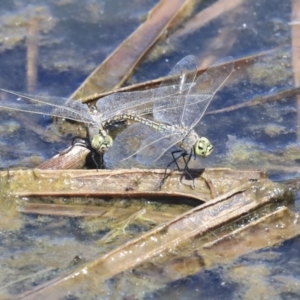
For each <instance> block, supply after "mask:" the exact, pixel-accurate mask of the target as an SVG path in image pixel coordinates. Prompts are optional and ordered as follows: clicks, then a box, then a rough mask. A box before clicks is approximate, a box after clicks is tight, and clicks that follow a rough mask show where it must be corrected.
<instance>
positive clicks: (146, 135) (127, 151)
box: [104, 123, 182, 168]
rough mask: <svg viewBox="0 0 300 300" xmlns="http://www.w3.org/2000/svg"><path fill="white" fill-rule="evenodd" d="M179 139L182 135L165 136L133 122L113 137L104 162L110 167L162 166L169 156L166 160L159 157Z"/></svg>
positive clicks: (171, 134)
mask: <svg viewBox="0 0 300 300" xmlns="http://www.w3.org/2000/svg"><path fill="white" fill-rule="evenodd" d="M180 139H182V135H180V136H176V137H174V136H173V133H170V136H169V137H166V136H163V135H162V134H161V133H160V132H158V131H156V130H154V129H153V128H152V127H149V126H147V125H144V124H142V123H134V124H132V125H131V126H129V127H128V128H127V129H125V130H124V131H122V132H121V133H120V134H119V135H118V136H117V137H116V138H115V140H114V143H113V146H112V147H111V148H110V149H109V150H108V151H107V152H106V153H105V156H104V158H105V162H106V164H107V166H108V167H110V168H116V167H119V168H120V167H122V168H126V167H133V166H136V167H137V166H141V165H142V166H152V167H153V166H158V165H160V166H164V165H165V164H166V163H168V162H169V161H170V158H168V160H167V161H163V160H160V158H161V157H162V156H163V154H164V153H165V152H166V151H167V150H168V149H169V148H170V147H172V146H173V145H174V144H176V143H177V142H178V141H179V140H180ZM158 160H160V161H159V162H157V161H158Z"/></svg>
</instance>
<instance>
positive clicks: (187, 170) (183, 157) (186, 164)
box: [180, 150, 195, 187]
mask: <svg viewBox="0 0 300 300" xmlns="http://www.w3.org/2000/svg"><path fill="white" fill-rule="evenodd" d="M192 155H193V151H192V150H191V151H190V153H189V154H188V153H187V152H184V153H183V154H182V159H183V160H184V169H183V173H182V175H181V177H180V181H181V180H182V177H183V175H184V174H186V175H188V177H189V178H190V179H191V180H193V187H195V180H194V178H193V176H192V175H191V173H190V172H189V162H190V160H191V158H192ZM186 156H188V158H187V159H186Z"/></svg>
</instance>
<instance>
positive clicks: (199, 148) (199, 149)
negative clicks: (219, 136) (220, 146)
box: [195, 137, 214, 157]
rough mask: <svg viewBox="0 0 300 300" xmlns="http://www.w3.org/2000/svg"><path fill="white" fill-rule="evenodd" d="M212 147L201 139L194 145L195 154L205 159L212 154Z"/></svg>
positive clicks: (205, 140) (203, 138) (206, 140)
mask: <svg viewBox="0 0 300 300" xmlns="http://www.w3.org/2000/svg"><path fill="white" fill-rule="evenodd" d="M213 149H214V146H213V145H212V144H211V143H210V141H209V140H208V139H207V138H206V137H201V138H200V139H199V140H198V141H197V143H196V145H195V154H196V155H198V156H200V157H207V156H208V155H210V154H211V153H212V151H213Z"/></svg>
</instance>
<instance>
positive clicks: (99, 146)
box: [91, 134, 113, 153]
mask: <svg viewBox="0 0 300 300" xmlns="http://www.w3.org/2000/svg"><path fill="white" fill-rule="evenodd" d="M91 143H92V148H93V149H94V150H96V151H97V152H98V153H105V152H106V151H107V150H108V149H109V148H110V147H111V146H112V144H113V139H112V137H111V136H110V135H108V134H107V135H105V136H103V135H102V134H96V135H95V136H94V137H93V139H92V142H91Z"/></svg>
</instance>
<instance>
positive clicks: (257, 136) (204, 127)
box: [0, 0, 300, 299]
mask: <svg viewBox="0 0 300 300" xmlns="http://www.w3.org/2000/svg"><path fill="white" fill-rule="evenodd" d="M42 2H43V3H39V5H37V4H36V1H26V4H25V2H24V3H22V1H17V0H15V1H2V2H1V3H0V15H1V19H0V24H1V27H0V28H1V30H0V42H1V43H0V68H1V70H2V72H1V75H0V87H1V88H5V89H10V90H15V91H20V92H29V93H31V94H38V93H43V94H48V95H51V96H60V97H68V96H69V95H71V94H72V92H74V90H76V89H77V88H78V87H79V86H80V84H81V83H82V82H83V81H84V79H85V78H86V77H87V76H88V75H89V74H90V73H91V72H92V71H93V70H94V69H95V68H96V67H97V66H98V65H99V64H100V63H101V62H102V61H103V60H104V59H105V58H106V57H107V56H108V55H109V54H111V53H112V51H114V49H115V48H116V47H117V46H118V45H119V44H120V43H121V42H122V41H123V40H124V39H125V38H126V37H127V36H128V35H130V34H131V33H132V32H133V31H134V30H135V29H136V28H137V27H138V26H139V24H141V22H143V21H144V20H145V17H146V16H147V13H148V12H149V10H151V8H153V7H154V5H155V4H156V3H158V2H157V1H153V0H140V1H132V0H126V1H124V0H123V1H121V2H120V1H117V0H103V1H95V0H89V1H86V0H84V1H83V0H82V1H73V0H59V1H51V0H48V1H42ZM219 2H220V1H219ZM234 2H236V4H235V5H233V3H234ZM294 2H296V1H295V0H294ZM213 3H218V2H214V1H202V2H201V1H199V3H198V2H197V3H196V4H195V6H194V9H193V11H192V12H191V13H190V15H189V16H188V17H186V19H185V21H182V23H180V24H178V26H177V27H175V28H174V29H173V31H170V32H168V34H167V36H166V38H165V39H164V41H162V42H160V43H159V45H158V46H156V47H154V48H153V49H152V51H151V52H150V53H149V54H148V55H147V57H146V58H145V59H144V60H143V62H142V63H141V64H140V65H139V66H138V68H137V69H136V70H135V72H134V73H133V75H132V77H131V79H130V80H129V81H128V82H127V84H128V85H129V84H133V83H137V82H142V81H146V80H151V79H155V78H157V77H159V76H164V75H166V74H168V72H169V71H170V70H171V69H172V67H173V66H174V65H175V64H176V62H177V61H179V60H180V59H181V58H183V57H184V56H186V55H189V54H193V55H194V56H195V57H196V58H197V60H198V62H199V63H201V62H203V63H204V64H205V65H206V66H207V65H210V64H212V63H213V61H215V60H217V59H219V58H222V57H225V56H233V57H234V59H235V60H237V62H236V67H235V71H234V73H233V74H232V75H231V76H230V78H229V79H228V80H227V81H226V83H225V84H224V87H222V89H221V90H220V91H219V92H218V93H217V94H216V96H215V97H214V100H213V101H212V103H211V104H210V107H209V108H208V112H209V113H208V114H207V115H206V116H204V117H203V119H202V120H201V122H200V123H199V124H198V125H197V126H196V128H195V130H196V131H197V132H198V133H199V134H200V135H204V136H206V137H208V138H209V139H210V141H211V142H212V143H213V145H214V152H213V154H212V155H211V156H210V157H208V158H206V159H197V160H195V161H194V160H193V161H192V162H191V167H193V168H199V167H230V168H237V169H257V168H258V169H266V170H267V171H268V173H269V177H270V178H271V179H273V180H277V181H283V180H286V179H296V178H297V177H299V175H298V173H299V170H300V168H299V163H300V160H299V158H300V155H299V153H300V152H299V150H300V147H299V146H300V145H299V137H300V133H299V112H298V105H297V99H296V96H295V93H293V88H294V87H295V83H294V82H297V81H298V83H299V82H300V80H299V74H298V73H299V68H298V69H297V61H296V59H295V57H297V53H296V51H299V49H297V47H293V44H294V43H295V41H294V39H295V34H294V35H293V31H292V29H293V30H294V29H295V28H294V27H295V26H297V24H296V23H295V22H296V21H300V20H295V19H293V17H292V16H293V13H294V15H295V9H296V8H295V7H296V5H295V4H293V1H281V0H256V1H250V0H245V1H232V8H231V9H230V10H228V12H225V13H220V14H219V16H217V17H214V18H212V20H211V21H209V22H207V23H205V24H204V25H203V26H202V27H200V28H197V25H195V23H197V22H196V21H195V16H196V15H197V14H198V13H199V12H200V11H201V10H203V9H208V8H210V7H211V5H212V4H213ZM293 5H294V6H293ZM298 14H299V17H300V13H298ZM202 19H203V17H202ZM198 22H199V21H198ZM293 22H294V23H293ZM199 23H201V22H199ZM193 28H194V29H193ZM30 30H31V31H30ZM29 32H33V36H35V37H36V36H38V39H37V41H36V42H33V43H29V42H28V38H27V37H28V35H29ZM298 56H299V55H298ZM245 57H248V59H247V60H242V59H243V58H245ZM239 59H241V62H239V61H238V60H239ZM297 78H298V79H297ZM284 91H287V92H286V93H285V94H284V96H282V97H278V99H276V100H268V99H272V97H273V98H276V95H278V94H279V95H280V93H283V92H284ZM289 91H290V92H289ZM2 96H3V95H2ZM87 96H88V95H87ZM3 97H4V96H3ZM257 99H258V104H255V105H249V103H253V101H254V100H257ZM260 99H262V100H261V101H259V100H260ZM264 99H267V100H266V101H264ZM237 105H239V106H237ZM223 108H227V110H225V111H219V110H221V109H223ZM228 108H230V109H228ZM0 116H1V121H2V122H1V125H0V132H1V141H0V151H1V158H0V162H1V165H0V167H1V169H7V168H12V167H17V168H19V167H35V166H37V165H38V164H39V163H40V162H42V161H44V160H45V159H48V158H50V157H52V156H53V155H54V154H56V153H58V152H59V151H61V150H63V149H64V148H66V147H67V146H68V145H70V143H71V141H72V137H71V136H72V135H73V136H75V135H76V134H77V131H76V130H78V128H75V129H74V132H71V133H70V134H68V133H69V132H68V130H69V127H68V129H61V128H55V127H54V126H51V124H52V119H51V118H50V117H46V116H35V115H34V116H32V115H30V114H25V113H24V114H21V113H12V112H9V111H0ZM32 122H33V124H36V126H32V125H31V124H32ZM33 127H35V128H34V129H33ZM70 130H71V129H70ZM65 131H67V132H65ZM49 132H50V134H49ZM295 196H296V202H295V209H296V210H297V209H298V208H299V197H298V194H296V195H295ZM122 205H125V204H124V203H122ZM126 205H127V204H126ZM126 205H125V206H126ZM146 205H148V203H146ZM163 209H166V207H164V208H163ZM178 209H179V210H180V211H181V212H182V211H185V210H186V209H188V208H186V207H183V208H182V207H181V208H178ZM11 218H12V220H14V221H13V222H12V224H11V227H10V226H6V227H5V226H4V225H3V228H1V230H0V239H1V243H0V253H2V255H1V256H0V260H1V262H0V264H1V265H2V266H5V267H3V268H2V272H0V273H2V274H0V294H1V289H2V290H4V289H7V288H8V289H9V287H10V284H11V283H12V282H15V281H18V280H20V278H27V277H30V276H31V275H32V274H34V273H35V272H40V271H41V270H43V269H44V270H46V271H47V270H48V269H49V273H47V272H46V271H45V272H46V274H47V276H48V277H47V279H51V278H53V277H55V271H53V270H56V268H59V267H61V266H62V268H63V269H66V270H67V269H68V268H70V266H72V264H73V263H74V264H76V263H78V261H75V262H74V261H73V258H74V260H76V259H75V258H78V257H80V258H82V257H83V259H86V260H92V259H93V258H94V257H95V256H97V255H99V254H101V253H105V252H106V251H107V248H105V249H104V248H101V247H99V244H98V241H99V239H100V238H101V237H102V236H104V235H105V234H106V233H107V232H106V231H101V230H100V229H99V228H101V227H100V226H99V224H96V225H95V224H94V223H93V225H90V223H87V224H89V225H86V223H85V222H83V221H82V220H80V219H79V218H62V217H61V218H55V217H45V216H43V217H40V216H38V217H37V216H26V215H22V216H21V215H17V216H14V215H12V216H11ZM0 223H1V222H0ZM139 225H140V224H139ZM140 226H141V225H140ZM143 226H145V227H144V230H148V229H149V228H151V226H152V225H151V224H150V225H149V224H147V225H145V224H143ZM143 226H141V227H139V230H142V229H141V228H142V227H143ZM13 227H15V228H13ZM131 230H133V231H134V230H136V228H131ZM299 243H300V239H299V238H295V239H293V240H290V241H287V242H285V243H284V244H283V245H280V246H278V247H277V248H275V249H273V248H272V249H266V250H263V251H259V252H258V253H257V252H256V253H254V254H251V255H247V256H245V257H242V258H240V259H238V260H236V261H235V262H233V263H232V264H227V265H224V266H219V267H216V268H212V269H209V270H205V271H202V272H200V273H199V274H197V275H192V276H190V277H189V278H188V279H185V280H182V281H181V280H178V281H174V282H173V283H171V284H168V285H167V286H165V287H159V288H157V290H156V291H155V292H153V290H155V289H154V288H149V290H150V291H151V292H149V293H146V294H145V295H143V298H140V297H141V292H140V291H141V290H143V287H141V286H140V287H139V289H140V290H139V292H136V293H135V291H134V289H133V285H132V283H131V285H128V287H127V288H126V284H124V281H126V280H125V279H122V280H123V281H122V280H119V281H118V280H116V281H114V282H111V283H110V288H111V289H116V290H118V289H120V294H119V296H116V297H115V298H114V299H174V298H175V299H192V298H193V299H220V297H222V299H298V298H299V294H300V288H299V284H298V282H297V278H298V274H299V268H300V263H299V259H298V258H299V254H300V253H299V249H300V247H299V246H300V245H299ZM112 248H113V247H112ZM61 251H62V252H64V253H68V257H69V258H70V259H69V261H67V262H66V257H65V256H60V252H61ZM36 257H39V259H36ZM50 266H51V267H50ZM50 271H51V272H50ZM7 272H9V273H7ZM50 273H51V274H50ZM154 275H155V276H158V274H154ZM128 277H130V275H128ZM39 280H41V279H40V278H39ZM37 281H38V280H37ZM120 282H121V283H120ZM31 284H32V285H33V286H34V284H35V283H31ZM118 284H119V285H118ZM144 284H146V283H144ZM24 285H25V284H24ZM149 285H151V283H149ZM129 287H130V288H132V290H131V294H130V293H129V291H128V289H129ZM136 288H137V289H138V287H136ZM16 289H19V290H18V291H16ZM22 289H26V286H22V285H21V284H20V285H18V287H17V288H16V287H15V286H14V288H13V289H12V290H11V291H12V292H13V293H16V292H20V291H22ZM121 295H122V296H121ZM135 295H139V296H136V297H135ZM127 297H128V298H127ZM107 299H112V298H109V297H108V298H107Z"/></svg>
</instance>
